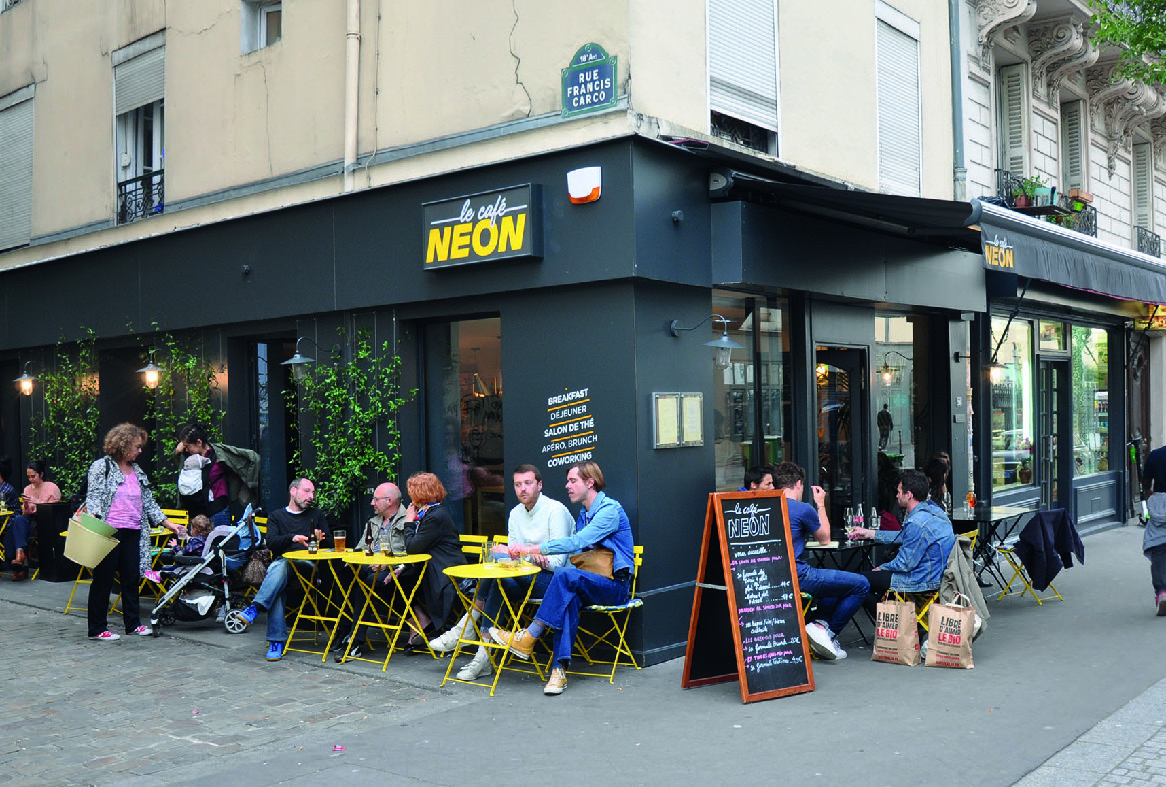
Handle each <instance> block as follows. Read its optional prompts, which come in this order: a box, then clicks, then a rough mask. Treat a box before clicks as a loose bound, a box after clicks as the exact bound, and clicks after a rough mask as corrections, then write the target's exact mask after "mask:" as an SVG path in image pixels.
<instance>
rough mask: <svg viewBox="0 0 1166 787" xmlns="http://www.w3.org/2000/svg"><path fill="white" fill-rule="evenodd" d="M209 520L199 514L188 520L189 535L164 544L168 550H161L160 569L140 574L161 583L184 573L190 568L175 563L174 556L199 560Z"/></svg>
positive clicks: (204, 544)
mask: <svg viewBox="0 0 1166 787" xmlns="http://www.w3.org/2000/svg"><path fill="white" fill-rule="evenodd" d="M211 530H212V527H211V521H210V519H208V518H207V517H206V516H205V515H203V514H199V515H198V516H196V517H194V518H193V519H191V520H190V525H189V526H188V528H187V531H188V532H189V534H190V535H189V537H188V538H186V539H185V540H183V541H182V543H181V544H180V543H179V542H178V540H177V539H174V538H172V539H170V541H169V542H167V544H166V546H167V547H169V549H170V551H168V552H163V553H162V555H161V558H162V565H163V567H162V570H161V571H147V572H145V573H144V574H143V575H142V576H144V577H145V578H146V579H148V580H150V581H151V582H154V583H156V584H159V585H162V584H164V582H165V580H167V579H175V578H176V577H178V576H180V575H182V574H185V573H186V572H187V571H189V570H190V567H189V566H187V565H182V564H179V563H176V562H175V560H174V558H175V557H176V556H178V555H183V556H185V557H195V558H199V560H200V561H201V558H202V553H203V551H204V549H205V548H206V539H207V536H209V535H210V534H211Z"/></svg>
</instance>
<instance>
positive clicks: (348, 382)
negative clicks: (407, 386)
mask: <svg viewBox="0 0 1166 787" xmlns="http://www.w3.org/2000/svg"><path fill="white" fill-rule="evenodd" d="M338 333H339V334H340V344H339V345H337V346H335V347H333V348H332V352H331V356H332V358H331V363H328V362H326V361H319V362H317V363H315V364H313V365H311V366H309V367H307V368H306V369H305V375H304V379H303V381H302V383H301V387H300V389H299V391H298V404H299V406H300V407H301V408H302V409H303V410H304V411H306V412H307V413H308V414H309V415H310V416H311V418H310V421H311V424H310V426H308V431H309V437H308V441H309V442H310V443H311V446H312V449H313V452H314V454H315V456H314V457H305V456H304V454H303V451H302V449H301V446H300V445H299V444H297V445H296V449H295V455H294V460H293V461H294V462H295V464H296V466H297V467H299V468H301V471H300V472H301V473H304V474H306V475H309V477H311V478H312V480H314V481H315V482H316V500H317V502H318V503H319V505H320V508H321V510H323V511H324V513H325V514H327V515H329V516H331V517H336V516H337V515H339V514H341V513H342V512H343V511H344V510H345V509H347V508H348V507H349V506H351V505H352V504H353V503H354V502H355V501H356V499H357V496H358V495H360V494H362V493H363V492H364V490H365V488H366V487H367V486H368V483H369V480H370V478H374V477H375V478H381V477H384V476H385V475H387V474H389V473H391V472H393V471H395V470H396V468H397V466H398V464H399V463H400V460H401V433H400V429H399V428H398V426H397V418H398V413H399V412H400V409H401V407H403V406H404V405H405V404H407V403H408V402H409V401H410V400H411V399H412V398H413V397H414V396H415V395H416V394H417V389H413V390H410V391H407V392H403V391H402V390H401V358H400V356H398V355H394V354H393V353H392V348H391V346H390V345H389V342H387V341H386V342H384V343H383V344H382V345H381V346H380V348H377V347H375V346H374V345H373V343H372V339H371V332H370V331H369V330H368V329H361V330H359V331H357V333H356V336H355V339H354V341H352V342H351V356H350V357H349V358H348V359H345V357H344V355H345V353H344V350H343V349H342V348H343V347H344V346H345V345H348V344H349V336H348V331H347V330H346V329H345V328H343V327H341V328H339V329H338ZM378 349H379V352H378ZM288 395H289V396H290V397H292V399H293V402H295V397H296V396H297V392H296V391H295V390H292V391H289V392H288ZM378 430H379V431H380V434H381V435H383V437H384V438H385V439H384V440H382V441H379V442H378V440H377V433H378ZM309 460H311V461H312V462H313V464H312V465H311V473H310V474H309V473H307V470H306V468H308V466H309V465H308V462H309Z"/></svg>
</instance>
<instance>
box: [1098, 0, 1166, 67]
mask: <svg viewBox="0 0 1166 787" xmlns="http://www.w3.org/2000/svg"><path fill="white" fill-rule="evenodd" d="M1089 8H1090V9H1091V10H1092V11H1093V24H1094V26H1095V28H1096V29H1095V30H1094V32H1093V38H1094V40H1095V41H1096V42H1097V43H1098V44H1099V45H1106V44H1108V45H1111V46H1116V47H1118V48H1120V49H1121V55H1120V59H1119V64H1120V66H1119V69H1118V76H1120V77H1124V78H1128V79H1139V80H1141V81H1143V82H1149V83H1166V61H1164V60H1163V53H1166V0H1089Z"/></svg>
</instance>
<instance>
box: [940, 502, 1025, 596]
mask: <svg viewBox="0 0 1166 787" xmlns="http://www.w3.org/2000/svg"><path fill="white" fill-rule="evenodd" d="M1035 513H1036V512H1035V511H1034V510H1033V509H1031V508H1023V507H1021V506H976V507H975V508H969V507H968V506H966V505H963V506H956V508H955V510H954V511H952V516H951V521H952V527H953V529H954V530H955V531H956V532H957V533H962V532H966V531H967V530H971V529H973V528H972V526H973V523H974V529H975V530H976V533H977V535H976V549H975V552H973V554H972V560H973V561H974V563H975V569H976V580H977V581H978V582H979V583H980V585H981V587H984V586H986V584H985V582H984V574H985V573H986V574H988V576H989V577H991V578H992V579H993V580H994V581H995V582H996V583H997V584H998V585H1000V586H1001V587H1003V586H1004V576H1003V574H1001V573H1000V569H999V568H998V567H997V566H996V548H997V547H999V546H1002V545H1003V544H1005V543H1006V542H1007V541H1008V540H1009V539H1011V538H1012V537H1013V535H1014V534H1015V533H1016V531H1017V529H1018V528H1019V526H1020V522H1021V520H1023V519H1024V516H1025V515H1026V514H1035Z"/></svg>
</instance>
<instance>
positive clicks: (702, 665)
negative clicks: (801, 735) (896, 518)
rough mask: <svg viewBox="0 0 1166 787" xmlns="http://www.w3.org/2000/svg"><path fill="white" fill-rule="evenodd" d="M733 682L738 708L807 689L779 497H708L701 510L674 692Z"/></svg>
mask: <svg viewBox="0 0 1166 787" xmlns="http://www.w3.org/2000/svg"><path fill="white" fill-rule="evenodd" d="M726 578H727V579H728V581H726ZM722 594H723V596H722ZM734 678H736V679H737V680H739V681H740V683H741V699H742V701H743V702H754V701H756V700H766V699H771V698H773V697H784V696H786V695H788V694H802V693H804V692H807V691H813V690H814V671H813V667H812V666H811V665H810V650H809V646H808V643H807V641H806V625H805V621H804V620H803V619H802V596H801V590H800V589H799V587H798V574H797V568H796V567H795V565H794V548H793V544H792V543H791V541H790V527H789V509H788V507H787V505H786V499H785V493H784V492H783V491H780V490H777V491H763V492H715V493H713V494H710V495H709V500H708V506H707V508H706V511H705V522H704V539H703V544H702V546H701V550H700V566H699V568H698V570H697V578H696V592H695V594H694V597H693V601H692V618H691V620H690V622H689V626H688V647H687V650H686V652H685V660H684V677H683V678H682V681H681V685H682V686H684V687H685V688H689V687H692V686H706V685H709V684H711V683H723V682H725V681H730V680H733V679H734Z"/></svg>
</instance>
